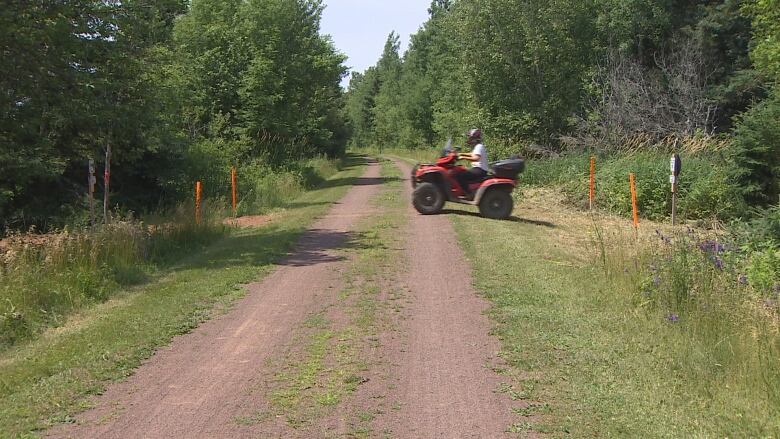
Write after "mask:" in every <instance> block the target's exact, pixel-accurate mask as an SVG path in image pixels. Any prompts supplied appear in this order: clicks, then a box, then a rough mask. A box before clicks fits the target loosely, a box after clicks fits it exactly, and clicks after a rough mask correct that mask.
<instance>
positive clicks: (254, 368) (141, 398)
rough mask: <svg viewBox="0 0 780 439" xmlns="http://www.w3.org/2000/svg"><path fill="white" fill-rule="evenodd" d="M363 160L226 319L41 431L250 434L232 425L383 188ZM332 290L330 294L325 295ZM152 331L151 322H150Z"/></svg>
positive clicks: (329, 280)
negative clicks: (354, 176)
mask: <svg viewBox="0 0 780 439" xmlns="http://www.w3.org/2000/svg"><path fill="white" fill-rule="evenodd" d="M379 175H380V167H379V166H378V165H377V164H376V163H370V164H369V166H368V169H367V170H366V173H365V174H364V176H363V177H362V178H361V179H360V180H359V181H358V184H357V185H356V186H355V187H353V188H352V189H350V191H349V192H348V194H347V195H346V196H345V197H344V198H343V199H342V200H341V201H340V202H339V203H337V204H336V205H335V206H334V207H333V208H332V209H331V211H330V212H329V213H328V215H327V216H325V217H324V218H322V219H321V220H319V221H318V222H317V223H316V224H315V225H314V227H313V229H311V230H310V231H308V232H306V233H305V234H304V235H303V236H302V238H301V240H300V242H299V244H298V246H297V248H296V249H295V251H294V252H293V253H292V254H291V256H290V257H288V258H287V259H285V260H283V261H281V262H280V263H279V266H280V267H279V268H278V269H277V270H276V271H275V272H274V273H272V274H271V275H269V276H268V277H267V278H265V279H264V280H263V281H262V282H259V283H256V284H251V285H249V286H248V287H247V288H248V293H247V296H246V297H245V298H244V299H242V300H240V301H239V302H237V303H236V305H235V307H234V309H233V310H232V311H231V312H229V313H227V314H226V315H223V316H220V317H218V318H215V319H213V320H211V321H208V322H206V323H204V324H203V325H201V326H200V327H199V328H197V329H196V330H195V331H193V332H192V333H190V334H187V335H184V336H181V337H177V338H176V339H175V340H174V341H173V342H172V343H171V344H170V345H169V346H167V347H165V348H162V349H160V350H159V351H158V352H157V353H156V354H155V355H154V356H153V357H152V358H151V359H150V360H149V361H147V362H146V363H145V364H144V365H142V366H141V367H140V368H139V369H138V370H137V371H136V373H135V374H134V375H133V376H132V377H130V378H128V379H127V380H125V381H124V382H121V383H118V384H115V385H112V386H110V387H109V389H108V390H107V392H106V393H105V394H104V395H102V396H100V397H98V398H96V401H95V403H96V408H94V409H92V410H89V411H87V412H85V413H83V414H81V415H79V416H78V417H77V423H76V424H73V425H65V426H60V427H57V428H55V429H52V430H51V431H49V432H48V436H50V437H74V438H96V437H100V438H123V439H124V438H217V437H220V438H223V437H224V438H232V437H257V436H258V434H260V435H261V432H251V431H247V429H246V426H241V425H239V424H238V423H236V422H235V416H236V414H237V413H241V412H243V411H245V409H246V408H247V407H252V406H256V405H258V401H256V399H257V398H259V396H258V395H257V394H256V393H255V392H253V391H252V390H253V388H255V387H256V385H257V384H258V383H257V380H258V379H260V377H262V376H263V369H264V368H266V367H267V365H266V363H265V360H266V359H267V358H269V357H270V356H271V355H273V353H274V351H275V348H277V347H279V346H283V345H284V344H285V343H287V342H289V339H290V336H291V334H290V332H291V329H292V328H294V327H296V326H297V325H298V324H299V323H300V322H301V321H302V320H303V319H304V318H305V317H306V316H307V315H308V314H309V313H310V312H312V311H313V310H319V309H320V308H321V306H322V302H323V301H326V300H328V298H327V295H328V294H329V291H335V290H336V288H333V287H334V286H337V285H338V283H339V278H340V276H339V272H340V271H341V270H342V269H343V266H344V264H345V262H344V261H342V259H343V257H342V256H339V254H338V250H337V249H338V247H339V246H341V245H342V244H343V243H344V242H345V240H347V239H348V237H349V235H350V231H351V230H352V229H353V228H354V226H355V224H356V223H357V222H358V221H359V220H360V219H361V218H363V217H365V216H368V215H370V214H371V213H372V212H371V211H370V210H369V209H370V208H369V207H368V206H369V205H370V203H369V200H370V199H371V197H372V196H373V195H374V194H375V193H376V192H377V191H378V186H379V185H380V184H381V183H382V180H381V179H379V178H378V177H379ZM329 287H331V288H329ZM149 323H150V324H154V322H149Z"/></svg>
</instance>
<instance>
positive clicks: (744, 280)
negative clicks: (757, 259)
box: [737, 274, 748, 285]
mask: <svg viewBox="0 0 780 439" xmlns="http://www.w3.org/2000/svg"><path fill="white" fill-rule="evenodd" d="M737 282H739V284H740V285H747V283H748V278H747V276H745V275H744V274H740V275H739V276H737Z"/></svg>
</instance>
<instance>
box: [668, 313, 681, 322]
mask: <svg viewBox="0 0 780 439" xmlns="http://www.w3.org/2000/svg"><path fill="white" fill-rule="evenodd" d="M666 320H667V321H669V322H672V323H675V322H677V321H679V320H680V316H679V315H677V314H675V313H670V314H669V315H668V316H666Z"/></svg>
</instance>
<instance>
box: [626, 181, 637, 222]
mask: <svg viewBox="0 0 780 439" xmlns="http://www.w3.org/2000/svg"><path fill="white" fill-rule="evenodd" d="M628 181H629V184H630V185H631V209H632V211H633V213H634V229H639V209H638V208H637V201H636V177H635V176H634V174H633V173H632V174H629V176H628Z"/></svg>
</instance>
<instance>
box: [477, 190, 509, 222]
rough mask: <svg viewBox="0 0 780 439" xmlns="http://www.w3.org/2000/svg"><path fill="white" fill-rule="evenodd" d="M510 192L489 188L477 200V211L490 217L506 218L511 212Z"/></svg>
mask: <svg viewBox="0 0 780 439" xmlns="http://www.w3.org/2000/svg"><path fill="white" fill-rule="evenodd" d="M513 208H514V201H512V194H511V193H510V192H509V191H507V190H504V189H491V190H488V191H487V193H486V194H485V195H483V196H482V200H480V202H479V213H480V214H482V216H484V217H487V218H492V219H507V218H509V215H511V214H512V209H513Z"/></svg>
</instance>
